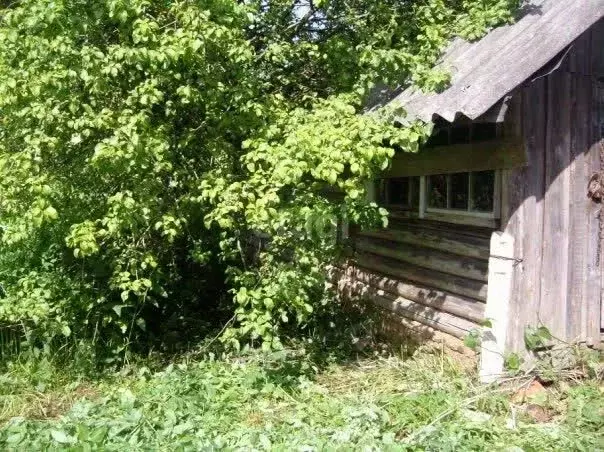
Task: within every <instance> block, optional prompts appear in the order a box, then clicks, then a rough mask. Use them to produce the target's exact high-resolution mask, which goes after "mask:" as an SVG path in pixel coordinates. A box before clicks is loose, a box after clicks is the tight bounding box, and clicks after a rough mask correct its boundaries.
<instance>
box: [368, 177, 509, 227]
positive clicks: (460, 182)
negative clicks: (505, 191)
mask: <svg viewBox="0 0 604 452" xmlns="http://www.w3.org/2000/svg"><path fill="white" fill-rule="evenodd" d="M376 194H377V200H378V202H379V203H381V204H383V205H386V206H388V207H390V208H396V209H398V210H405V211H408V212H409V214H411V215H417V216H418V217H419V218H433V217H434V218H438V219H439V220H442V221H447V218H452V217H453V216H454V217H456V219H457V221H456V222H460V221H461V222H463V217H464V216H465V217H468V218H472V217H474V218H476V217H482V218H485V219H496V218H498V217H499V212H498V210H499V202H498V197H499V172H498V171H495V170H489V171H471V172H463V173H452V174H433V175H429V176H421V177H419V176H418V177H394V178H387V179H381V180H379V181H378V183H377V187H376ZM460 218H462V220H460ZM467 222H468V223H472V221H471V220H468V221H467Z"/></svg>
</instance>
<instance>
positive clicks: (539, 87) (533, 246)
mask: <svg viewBox="0 0 604 452" xmlns="http://www.w3.org/2000/svg"><path fill="white" fill-rule="evenodd" d="M547 104H548V102H547V82H546V80H545V79H540V80H537V81H535V82H533V83H532V84H531V85H530V86H529V87H528V88H527V89H526V92H525V103H524V105H525V111H526V114H525V116H524V137H525V141H526V152H527V159H528V162H529V163H528V166H527V171H526V173H525V177H524V181H525V182H524V183H525V184H526V189H525V191H526V195H525V200H524V204H523V210H524V215H525V222H524V225H523V229H522V233H521V236H520V237H519V242H520V243H519V246H520V247H521V249H522V258H523V262H522V264H521V265H522V268H523V270H524V277H523V279H522V286H521V287H522V290H521V293H522V298H521V299H519V300H518V303H519V309H518V317H519V318H520V319H522V323H521V325H520V327H521V328H520V330H519V331H518V332H517V333H516V334H517V335H519V341H523V340H524V329H525V328H526V327H527V326H535V325H537V324H538V322H539V315H538V311H539V307H540V302H541V270H542V265H543V262H542V245H543V206H544V195H545V186H544V181H545V152H546V125H547V124H546V123H547V115H546V113H547V111H546V108H547Z"/></svg>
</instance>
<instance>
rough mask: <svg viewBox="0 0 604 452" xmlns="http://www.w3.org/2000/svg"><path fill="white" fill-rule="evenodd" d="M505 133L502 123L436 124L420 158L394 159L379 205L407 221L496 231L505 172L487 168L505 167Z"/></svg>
mask: <svg viewBox="0 0 604 452" xmlns="http://www.w3.org/2000/svg"><path fill="white" fill-rule="evenodd" d="M503 132H504V130H503V126H502V124H500V123H494V122H478V121H474V122H472V121H469V120H465V121H464V120H460V121H457V122H455V123H449V122H447V121H445V120H444V119H437V120H435V121H434V128H433V131H432V136H431V137H430V138H429V139H428V141H427V142H426V143H425V145H424V146H423V149H422V150H421V151H420V152H419V153H417V154H410V155H405V154H404V153H402V152H400V153H398V154H395V158H394V159H393V164H392V167H391V169H390V171H389V174H390V175H391V177H388V178H385V179H381V180H379V181H378V183H377V185H376V191H375V193H376V195H377V196H376V197H377V201H378V202H379V203H381V204H382V205H385V206H387V207H389V208H390V209H391V210H392V211H393V212H399V213H400V214H401V215H404V216H417V217H418V218H426V219H433V220H439V221H446V222H452V223H461V224H472V225H476V226H485V227H497V221H496V220H497V219H498V218H499V209H500V207H499V204H500V202H499V197H500V189H499V185H500V172H499V170H487V171H482V168H489V167H499V168H504V167H505V161H503V159H502V158H501V155H502V153H503V152H506V153H509V149H508V147H506V146H503V143H504V140H503V139H502V137H503ZM395 150H396V148H395ZM521 152H522V153H523V151H521ZM397 156H398V157H397ZM494 157H496V158H494ZM472 170H475V171H472ZM439 173H441V174H439ZM414 174H424V175H421V176H412V175H414Z"/></svg>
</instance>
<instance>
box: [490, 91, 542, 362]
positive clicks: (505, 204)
mask: <svg viewBox="0 0 604 452" xmlns="http://www.w3.org/2000/svg"><path fill="white" fill-rule="evenodd" d="M524 100H525V93H524V91H523V89H522V88H519V89H517V90H515V91H514V93H513V95H512V98H511V100H510V102H509V111H508V114H507V116H506V121H505V123H504V133H505V134H506V135H512V136H521V137H523V139H524V141H525V153H527V152H528V143H527V140H526V137H524V133H523V128H524V127H523V126H524V124H523V120H524V117H525V115H529V114H531V113H530V112H528V111H525V105H524ZM527 161H528V156H527ZM529 165H530V162H529ZM532 169H533V168H532V167H529V166H527V167H524V168H513V169H508V170H504V171H503V172H502V190H501V191H502V202H501V229H502V230H503V231H504V232H505V233H507V234H509V235H510V236H511V237H514V257H515V258H518V259H523V258H524V255H523V249H522V244H521V240H520V237H521V235H522V232H523V230H524V218H525V202H526V194H525V191H526V189H525V188H526V187H525V185H526V184H527V183H528V180H527V175H526V174H527V173H530V171H531V170H532ZM540 239H541V238H539V239H538V240H540ZM523 270H524V267H523V264H522V263H521V264H518V265H516V266H515V267H514V271H513V274H512V290H511V291H512V295H511V299H510V300H509V306H508V308H509V313H510V314H509V322H508V331H507V332H506V335H505V336H506V346H507V347H508V349H510V350H514V351H516V350H520V349H521V348H522V343H521V338H522V333H521V332H522V330H523V328H524V325H523V322H524V319H523V318H522V315H521V314H520V312H519V311H520V310H521V309H522V303H524V302H526V301H525V300H524V299H523V293H522V284H523V281H524V278H525V275H524V271H523ZM517 300H522V301H518V302H517ZM487 302H488V300H487Z"/></svg>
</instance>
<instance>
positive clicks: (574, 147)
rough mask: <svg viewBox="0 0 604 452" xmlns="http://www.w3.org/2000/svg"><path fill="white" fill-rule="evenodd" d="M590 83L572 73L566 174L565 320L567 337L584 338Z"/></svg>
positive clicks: (586, 306) (586, 303)
mask: <svg viewBox="0 0 604 452" xmlns="http://www.w3.org/2000/svg"><path fill="white" fill-rule="evenodd" d="M590 97H591V82H590V80H589V79H588V78H587V77H585V76H583V75H581V74H573V75H572V80H571V120H572V124H571V138H570V143H571V156H570V158H571V162H570V166H569V169H568V170H569V171H570V205H569V214H570V218H569V220H570V223H569V235H570V238H571V239H570V242H569V272H568V306H567V317H566V330H567V335H568V336H567V337H568V338H569V339H571V340H579V341H581V340H585V339H586V328H587V323H586V316H585V313H586V311H587V309H588V300H587V298H586V295H585V290H586V285H587V278H588V263H587V250H588V223H589V218H588V215H589V207H590V206H589V204H590V202H591V201H590V200H589V199H588V198H587V196H586V186H587V181H588V179H589V175H588V174H587V169H586V163H587V162H586V155H585V154H586V153H587V152H586V151H588V149H589V144H588V139H589V135H590V127H589V123H590V106H591V99H590Z"/></svg>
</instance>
